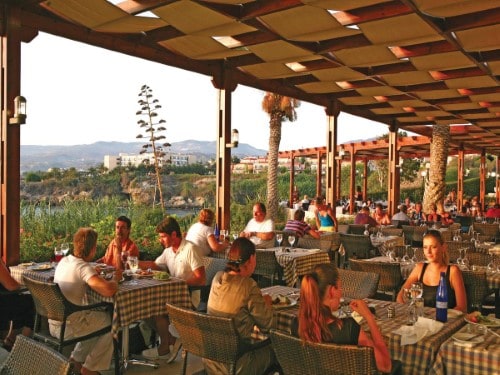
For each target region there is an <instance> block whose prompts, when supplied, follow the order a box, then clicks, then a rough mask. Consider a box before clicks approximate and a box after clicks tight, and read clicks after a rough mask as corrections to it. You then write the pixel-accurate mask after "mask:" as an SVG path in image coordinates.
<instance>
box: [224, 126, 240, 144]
mask: <svg viewBox="0 0 500 375" xmlns="http://www.w3.org/2000/svg"><path fill="white" fill-rule="evenodd" d="M239 142H240V132H239V131H238V129H233V130H232V131H231V143H226V147H228V148H236V147H238V144H239Z"/></svg>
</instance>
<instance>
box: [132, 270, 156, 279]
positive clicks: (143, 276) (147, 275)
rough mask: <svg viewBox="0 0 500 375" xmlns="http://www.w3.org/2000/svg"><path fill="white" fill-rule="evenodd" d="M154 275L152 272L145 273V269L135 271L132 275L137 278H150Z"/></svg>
mask: <svg viewBox="0 0 500 375" xmlns="http://www.w3.org/2000/svg"><path fill="white" fill-rule="evenodd" d="M153 276H154V273H153V272H149V273H147V272H146V271H142V272H141V271H137V272H136V273H135V275H134V277H137V278H138V279H150V278H152V277H153Z"/></svg>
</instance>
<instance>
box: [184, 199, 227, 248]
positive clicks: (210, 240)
mask: <svg viewBox="0 0 500 375" xmlns="http://www.w3.org/2000/svg"><path fill="white" fill-rule="evenodd" d="M214 219H215V214H214V212H213V211H212V210H209V209H208V208H204V209H203V210H201V211H200V214H199V217H198V222H197V223H195V224H193V225H192V226H191V228H189V230H188V232H187V235H186V240H187V241H189V242H192V243H194V244H195V245H196V246H197V247H198V248H199V249H200V250H201V253H200V255H201V256H208V255H210V252H211V251H215V252H219V251H224V250H226V249H227V248H228V247H229V241H228V239H227V238H225V239H224V241H223V242H219V241H218V240H217V239H216V238H215V236H214V228H213V227H212V225H213V223H214Z"/></svg>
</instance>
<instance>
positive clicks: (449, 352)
mask: <svg viewBox="0 0 500 375" xmlns="http://www.w3.org/2000/svg"><path fill="white" fill-rule="evenodd" d="M474 328H475V327H474V326H473V325H472V324H467V325H466V326H464V327H463V328H462V329H461V330H460V331H458V332H457V333H456V334H455V335H454V336H453V337H451V338H449V339H448V340H446V341H445V342H444V343H443V344H442V345H441V347H440V348H439V351H438V353H437V356H436V360H435V362H434V364H433V366H432V368H431V371H430V372H429V373H430V374H431V375H445V374H460V375H476V374H491V375H492V374H496V375H498V374H500V325H499V326H496V327H494V328H489V330H488V331H486V333H485V334H484V336H483V335H480V336H479V337H478V336H476V337H474V333H469V332H477V331H475V329H474ZM459 334H462V335H463V334H465V335H463V336H460V335H459ZM458 339H464V341H461V340H458Z"/></svg>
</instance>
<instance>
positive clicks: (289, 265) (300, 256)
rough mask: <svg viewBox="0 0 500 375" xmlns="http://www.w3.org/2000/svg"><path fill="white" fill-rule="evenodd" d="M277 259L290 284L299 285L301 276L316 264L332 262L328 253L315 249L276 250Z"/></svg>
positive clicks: (287, 282) (287, 283)
mask: <svg viewBox="0 0 500 375" xmlns="http://www.w3.org/2000/svg"><path fill="white" fill-rule="evenodd" d="M276 260H277V261H278V264H279V265H280V266H281V267H283V278H284V279H285V282H286V285H288V286H296V285H298V281H299V277H300V276H304V275H305V274H307V273H309V272H311V270H312V268H313V267H314V266H315V265H316V264H321V263H330V257H329V256H328V254H327V253H325V252H322V251H319V250H313V249H292V250H291V252H281V251H276Z"/></svg>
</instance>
